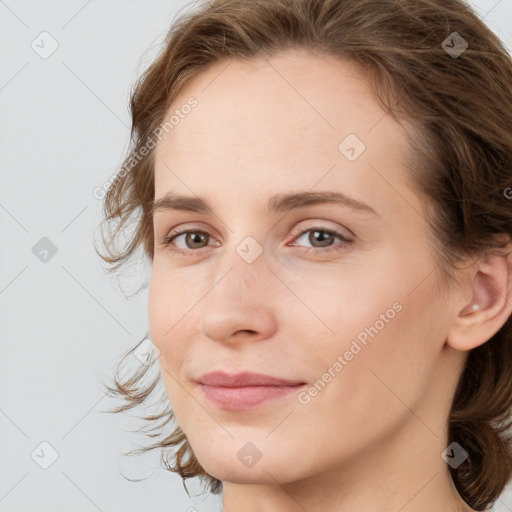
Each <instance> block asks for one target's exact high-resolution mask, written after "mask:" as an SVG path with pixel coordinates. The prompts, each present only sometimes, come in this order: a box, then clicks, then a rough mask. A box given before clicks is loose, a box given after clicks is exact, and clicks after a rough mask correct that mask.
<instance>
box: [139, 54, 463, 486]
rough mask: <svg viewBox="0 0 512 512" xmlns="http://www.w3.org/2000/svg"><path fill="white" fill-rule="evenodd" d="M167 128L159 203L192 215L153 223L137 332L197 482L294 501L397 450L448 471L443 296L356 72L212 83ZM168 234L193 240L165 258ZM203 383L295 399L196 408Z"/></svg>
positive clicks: (293, 59)
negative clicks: (311, 486)
mask: <svg viewBox="0 0 512 512" xmlns="http://www.w3.org/2000/svg"><path fill="white" fill-rule="evenodd" d="M191 98H193V99H191ZM187 102H188V105H189V106H190V105H193V107H186V106H185V105H187ZM172 115H174V118H173V120H172V121H171V123H172V129H170V130H169V129H168V133H167V134H165V135H164V137H163V138H162V140H161V141H160V142H159V143H158V146H157V148H156V149H157V151H156V158H155V200H156V201H158V200H160V199H162V198H164V196H166V194H169V193H172V194H174V195H176V196H186V198H187V201H184V200H180V201H176V202H175V203H174V205H175V208H171V206H172V204H171V201H167V203H166V205H164V206H163V207H162V208H159V209H156V211H155V212H154V228H155V231H154V233H155V253H154V260H153V267H152V278H151V283H150V289H149V319H150V328H151V335H152V339H153V341H154V343H155V344H156V346H157V347H158V348H159V350H160V351H161V355H160V358H159V361H160V365H161V370H162V374H163V378H164V382H165V385H166V390H167V393H168V396H169V399H170V403H171V405H172V409H173V411H174V414H175V416H176V419H177V421H178V423H179V425H180V427H181V429H182V430H183V431H184V433H185V434H186V436H187V439H188V441H189V442H190V444H191V446H192V449H193V451H194V453H195V455H196V457H197V458H198V460H199V462H200V464H201V465H202V466H203V467H204V469H205V470H206V471H207V472H208V473H210V474H211V475H213V476H215V477H217V478H219V479H222V480H228V481H231V482H239V483H241V482H249V481H250V482H258V483H265V482H267V483H274V482H275V481H276V480H277V481H279V482H292V481H297V480H300V479H303V478H307V477H313V476H315V475H318V474H320V473H322V472H323V471H327V470H329V471H331V472H332V471H333V470H334V469H339V470H340V471H341V470H342V469H343V468H344V467H348V465H352V468H353V469H354V468H355V465H356V464H357V465H358V467H359V466H361V465H364V464H367V465H369V464H375V463H376V460H377V457H378V456H379V455H378V454H381V455H383V454H384V453H385V452H386V450H388V451H387V453H388V456H389V454H390V453H395V451H396V453H398V452H399V447H400V442H401V441H403V442H404V443H405V442H406V440H408V441H407V442H408V443H409V444H410V443H411V442H412V441H414V446H415V448H416V449H417V450H420V451H423V453H424V454H425V456H424V458H423V462H426V459H428V457H430V455H429V454H430V453H433V455H432V457H435V458H436V460H437V459H439V460H440V452H441V451H442V450H443V448H444V447H445V445H444V444H443V443H444V442H445V440H444V437H443V436H444V427H445V422H446V413H447V411H448V406H449V397H448V393H447V391H448V390H449V388H450V387H453V386H454V385H455V383H456V381H457V379H458V373H457V372H456V371H455V369H456V368H455V367H456V363H457V361H458V360H456V359H454V356H453V353H450V349H449V348H448V347H447V345H446V344H445V340H446V329H447V325H448V321H447V319H448V316H447V315H448V314H449V312H450V308H449V304H448V300H449V294H444V293H441V291H442V289H441V287H440V284H439V283H440V281H439V269H436V266H435V263H434V258H433V239H432V235H431V232H430V230H429V227H428V225H427V223H426V221H425V214H424V204H423V202H422V200H421V198H420V197H418V196H417V195H416V194H415V193H414V192H413V191H412V189H411V188H410V187H409V185H408V184H407V181H406V176H407V169H406V168H405V167H404V165H403V163H402V161H401V157H402V155H403V154H404V151H405V150H406V149H407V143H406V139H405V133H404V132H403V130H402V128H401V126H400V125H399V124H397V123H396V122H395V121H393V119H392V118H391V116H390V115H386V113H385V112H384V111H383V110H382V109H381V108H380V107H379V106H378V104H377V102H376V101H375V100H374V99H372V97H371V96H370V94H369V92H368V90H367V88H366V85H365V82H364V81H363V80H362V78H361V77H360V76H359V75H358V72H357V68H355V67H354V66H353V65H352V64H349V63H345V62H341V61H334V60H331V59H328V58H318V57H314V56H311V55H308V54H305V53H300V52H287V53H282V54H281V55H279V56H276V57H273V58H271V59H269V60H268V62H267V61H265V60H253V61H250V62H245V63H244V62H240V61H232V62H230V63H229V65H227V62H222V63H218V64H215V65H213V66H211V67H210V68H208V69H207V70H205V71H203V72H201V73H200V74H198V75H196V76H195V77H194V78H193V79H192V80H191V81H190V82H189V83H187V84H186V86H185V87H184V88H183V89H182V90H181V92H180V94H179V96H178V97H177V98H176V99H175V100H174V101H173V105H172V107H171V108H170V110H169V112H168V114H167V115H166V118H165V120H166V121H167V120H168V119H169V118H170V117H171V116H172ZM324 194H325V195H326V194H339V197H347V198H349V199H348V200H347V201H342V200H339V201H334V200H332V201H327V200H325V197H324V199H322V197H323V195H324ZM288 196H290V197H288ZM333 197H334V196H333ZM315 198H316V199H315ZM188 201H190V204H189V203H188ZM192 201H193V203H192ZM352 201H357V202H358V203H355V202H354V203H352ZM199 202H201V204H202V203H203V202H204V203H207V205H208V207H209V208H211V210H208V209H204V211H200V209H199V208H197V206H198V203H199ZM187 204H189V206H190V208H189V207H187V206H186V205H187ZM363 204H364V205H366V206H364V205H363ZM357 205H359V206H357ZM193 207H195V210H196V211H194V208H193ZM177 230H179V232H180V233H184V232H190V231H200V233H196V234H194V233H192V234H191V233H189V234H188V236H187V233H185V234H180V235H179V236H178V235H177V236H175V237H174V238H173V240H172V242H171V243H170V244H169V245H167V246H164V243H163V241H164V239H165V238H166V237H167V236H168V235H171V236H172V235H173V234H176V231H177ZM178 251H182V252H178ZM450 354H451V355H450ZM212 371H222V372H225V373H227V374H230V375H231V374H237V373H240V372H254V373H260V374H265V375H267V376H272V377H277V378H280V379H288V380H292V381H296V382H299V383H303V384H302V385H298V386H296V387H291V388H283V387H281V388H278V391H280V392H282V393H281V394H279V396H275V397H274V398H273V399H267V400H265V401H263V402H258V399H259V398H261V397H267V396H268V395H269V394H270V392H271V391H272V389H274V390H275V389H276V388H275V387H274V388H268V387H266V388H261V387H260V388H254V387H253V388H252V390H250V389H249V390H247V388H246V389H245V390H244V389H242V390H240V389H239V390H233V389H231V390H224V391H225V394H224V395H222V389H217V392H216V393H207V392H206V391H208V390H210V391H211V390H212V388H203V386H202V385H201V384H200V383H199V382H198V381H199V380H201V377H202V376H203V375H204V374H206V373H208V372H212ZM212 395H215V396H217V397H219V396H220V395H222V396H224V397H225V398H224V400H222V399H219V400H220V401H215V400H213V399H212V398H211V396H212ZM226 397H227V398H226ZM252 399H254V401H252V402H251V400H252ZM438 445H439V446H438ZM434 446H435V449H432V447H434ZM438 447H439V449H437V448H438ZM391 448H392V449H393V450H395V451H389V450H391ZM397 450H398V451H397ZM403 455H404V456H405V455H407V454H403ZM407 456H412V455H407ZM354 474H355V473H354Z"/></svg>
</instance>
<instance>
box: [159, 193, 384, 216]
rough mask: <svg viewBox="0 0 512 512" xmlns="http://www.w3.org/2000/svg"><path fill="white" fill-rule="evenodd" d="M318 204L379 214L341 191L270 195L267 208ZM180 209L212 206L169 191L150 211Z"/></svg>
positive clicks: (197, 210)
mask: <svg viewBox="0 0 512 512" xmlns="http://www.w3.org/2000/svg"><path fill="white" fill-rule="evenodd" d="M317 204H341V205H344V206H347V207H349V208H351V209H352V210H354V211H358V212H367V213H372V214H373V215H377V216H379V214H378V213H377V212H376V211H375V210H374V209H373V208H372V207H371V206H369V205H367V204H366V203H363V202H361V201H359V200H357V199H355V198H353V197H350V196H347V195H346V194H343V193H341V192H330V191H325V192H295V193H291V194H275V195H273V196H272V197H270V199H269V201H268V204H267V209H268V211H269V212H276V213H278V212H287V211H290V210H294V209H297V208H304V207H307V206H312V205H317ZM169 210H180V211H189V212H195V213H205V214H206V213H209V212H212V211H213V210H212V208H211V207H210V205H209V204H208V202H207V201H206V200H205V199H202V198H200V197H193V196H183V195H179V194H174V193H172V192H168V193H167V194H165V195H164V196H162V197H161V198H160V199H158V200H156V201H153V202H152V205H151V208H150V213H151V214H152V215H153V214H154V213H156V212H157V211H169Z"/></svg>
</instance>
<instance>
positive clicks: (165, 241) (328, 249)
mask: <svg viewBox="0 0 512 512" xmlns="http://www.w3.org/2000/svg"><path fill="white" fill-rule="evenodd" d="M309 231H322V232H323V233H327V234H328V235H334V236H335V237H336V238H339V239H340V240H342V242H343V247H339V246H335V245H334V246H332V245H331V246H328V247H325V248H321V247H305V248H303V249H305V251H304V252H305V253H306V254H307V253H308V252H310V251H313V253H323V254H325V253H330V252H331V251H341V250H343V249H344V248H345V247H344V246H345V245H351V244H352V243H353V241H352V240H350V239H348V238H347V237H346V236H345V235H343V234H342V233H340V232H339V231H336V230H335V229H324V228H321V227H313V228H308V229H305V230H303V231H301V232H300V233H298V234H297V235H294V240H296V239H298V238H300V237H302V235H304V234H305V233H308V232H309ZM187 233H199V234H203V235H206V236H207V237H211V235H209V233H207V232H206V231H202V230H199V229H184V230H182V231H176V232H172V233H169V234H168V235H167V236H165V237H164V239H163V240H162V245H163V246H164V247H168V246H171V244H172V241H173V240H174V239H175V238H176V237H178V236H179V235H183V234H187ZM206 247H207V246H205V247H201V248H200V249H180V248H178V247H174V248H172V249H171V251H172V252H174V253H176V254H180V255H181V256H189V255H190V253H193V252H199V251H200V250H201V249H205V248H206Z"/></svg>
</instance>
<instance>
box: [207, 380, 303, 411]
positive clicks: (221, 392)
mask: <svg viewBox="0 0 512 512" xmlns="http://www.w3.org/2000/svg"><path fill="white" fill-rule="evenodd" d="M200 386H201V389H202V390H203V393H204V394H205V396H206V398H207V399H208V400H209V401H210V402H211V403H212V404H213V405H215V406H216V407H219V408H221V409H225V410H230V411H241V410H247V409H251V408H253V407H256V406H258V405H260V404H263V403H265V402H268V401H270V400H275V399H277V398H281V397H284V396H286V395H289V394H291V393H293V392H294V391H298V390H299V389H300V388H302V387H303V386H305V384H295V385H291V386H287V385H280V386H230V387H225V386H210V385H208V384H200Z"/></svg>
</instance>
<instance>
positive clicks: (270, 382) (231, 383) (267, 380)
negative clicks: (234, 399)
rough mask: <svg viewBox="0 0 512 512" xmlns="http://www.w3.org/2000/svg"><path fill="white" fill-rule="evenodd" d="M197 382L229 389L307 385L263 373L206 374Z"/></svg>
mask: <svg viewBox="0 0 512 512" xmlns="http://www.w3.org/2000/svg"><path fill="white" fill-rule="evenodd" d="M197 382H199V383H201V384H207V385H208V386H223V387H228V388H232V387H242V386H296V385H298V384H305V383H304V382H303V381H299V380H288V379H281V378H278V377H272V376H270V375H263V374H261V373H252V372H242V373H235V374H228V373H225V372H221V371H215V372H210V373H205V374H204V375H203V376H201V377H199V378H198V379H197Z"/></svg>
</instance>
